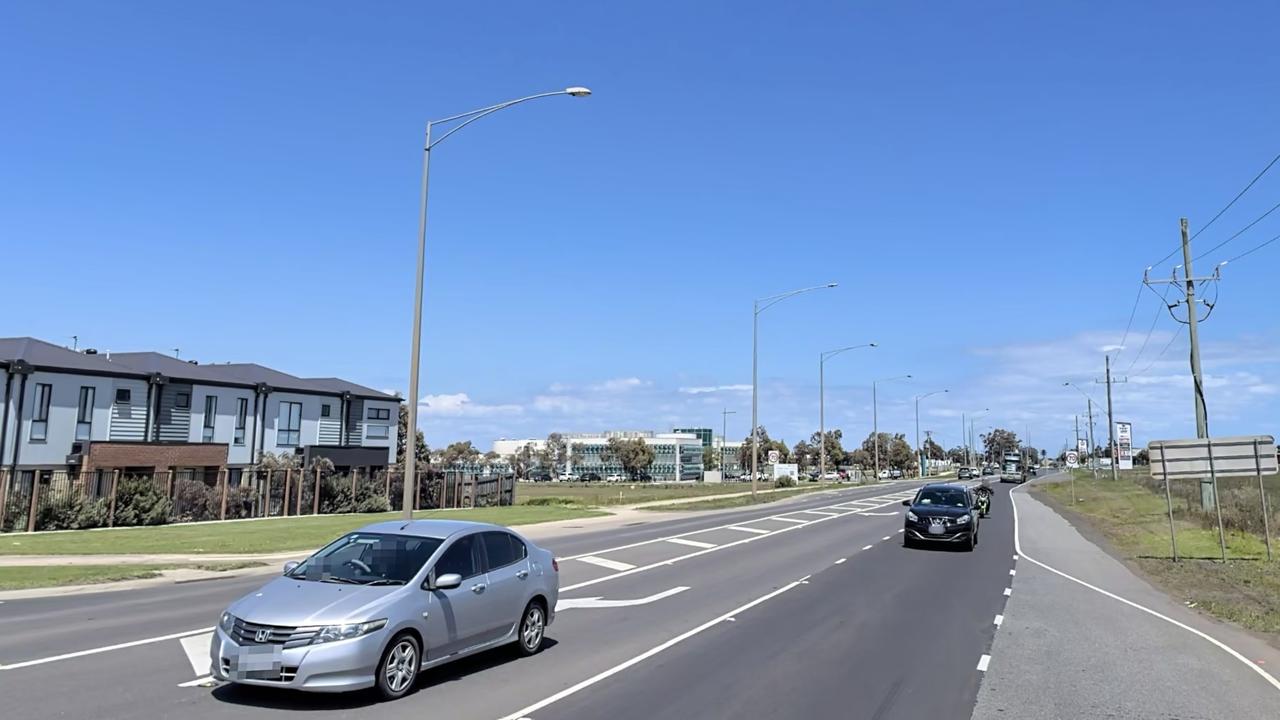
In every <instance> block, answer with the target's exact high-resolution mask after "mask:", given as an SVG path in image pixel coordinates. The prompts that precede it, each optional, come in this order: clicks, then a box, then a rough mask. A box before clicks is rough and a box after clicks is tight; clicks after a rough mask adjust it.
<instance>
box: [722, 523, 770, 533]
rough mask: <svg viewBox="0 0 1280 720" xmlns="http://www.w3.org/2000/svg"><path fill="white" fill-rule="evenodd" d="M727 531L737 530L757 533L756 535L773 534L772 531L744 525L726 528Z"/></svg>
mask: <svg viewBox="0 0 1280 720" xmlns="http://www.w3.org/2000/svg"><path fill="white" fill-rule="evenodd" d="M725 530H737V531H738V532H745V533H755V534H756V535H768V534H769V533H770V532H771V531H770V530H763V529H761V528H753V527H743V526H742V525H730V526H729V527H727V528H725Z"/></svg>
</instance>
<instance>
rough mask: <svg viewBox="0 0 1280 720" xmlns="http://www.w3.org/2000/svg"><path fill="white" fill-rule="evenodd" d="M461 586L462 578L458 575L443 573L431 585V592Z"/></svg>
mask: <svg viewBox="0 0 1280 720" xmlns="http://www.w3.org/2000/svg"><path fill="white" fill-rule="evenodd" d="M461 584H462V576H461V575H459V574H458V573H445V574H444V575H441V576H440V577H438V578H436V581H435V582H434V583H432V584H431V587H430V589H432V590H452V589H454V588H456V587H458V586H459V585H461Z"/></svg>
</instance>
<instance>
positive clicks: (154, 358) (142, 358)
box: [111, 352, 254, 387]
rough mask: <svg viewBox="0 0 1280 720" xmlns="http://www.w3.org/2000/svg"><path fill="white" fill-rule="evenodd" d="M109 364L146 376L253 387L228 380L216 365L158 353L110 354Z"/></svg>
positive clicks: (242, 381) (243, 382) (245, 382)
mask: <svg viewBox="0 0 1280 720" xmlns="http://www.w3.org/2000/svg"><path fill="white" fill-rule="evenodd" d="M111 364H112V365H118V366H122V367H124V368H126V369H132V370H137V371H139V372H144V373H148V374H150V373H160V374H161V375H164V376H165V377H169V378H173V379H174V380H190V381H192V382H210V383H218V384H232V385H241V386H244V387H253V386H254V383H252V382H248V381H245V380H233V379H231V378H229V377H228V376H227V374H226V373H223V372H219V371H218V367H219V366H217V365H197V364H195V363H191V362H187V361H186V360H179V359H178V358H175V357H170V356H168V355H163V354H161V353H158V352H127V353H112V354H111Z"/></svg>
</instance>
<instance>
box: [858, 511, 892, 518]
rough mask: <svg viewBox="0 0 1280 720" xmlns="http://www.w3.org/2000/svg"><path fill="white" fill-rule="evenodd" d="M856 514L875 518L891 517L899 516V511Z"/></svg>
mask: <svg viewBox="0 0 1280 720" xmlns="http://www.w3.org/2000/svg"><path fill="white" fill-rule="evenodd" d="M856 514H858V515H863V516H867V515H872V516H875V517H889V516H890V515H897V514H898V511H897V510H894V511H893V512H883V513H873V512H860V513H856Z"/></svg>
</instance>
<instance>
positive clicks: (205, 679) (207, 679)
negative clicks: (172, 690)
mask: <svg viewBox="0 0 1280 720" xmlns="http://www.w3.org/2000/svg"><path fill="white" fill-rule="evenodd" d="M207 682H213V676H212V675H205V676H204V677H198V678H196V679H195V680H188V681H186V682H184V683H178V687H184V688H185V687H199V686H201V685H203V684H205V683H207Z"/></svg>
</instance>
